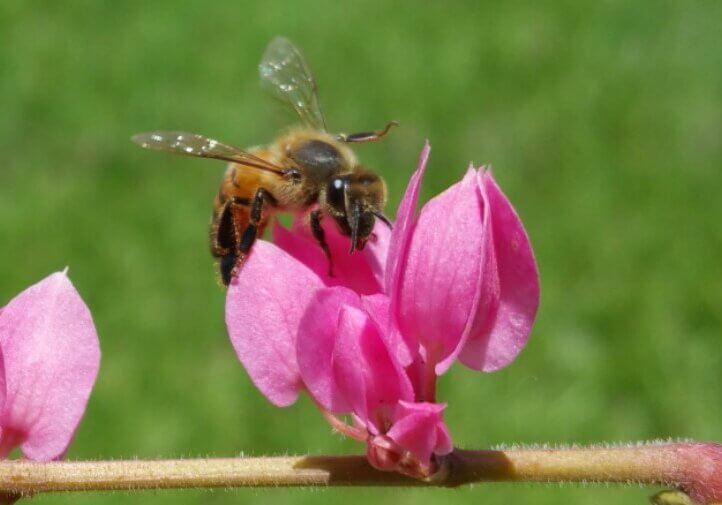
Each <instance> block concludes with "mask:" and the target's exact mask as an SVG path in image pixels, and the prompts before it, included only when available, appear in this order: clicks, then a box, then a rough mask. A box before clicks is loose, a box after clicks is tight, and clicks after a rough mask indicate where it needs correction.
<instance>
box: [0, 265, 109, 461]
mask: <svg viewBox="0 0 722 505" xmlns="http://www.w3.org/2000/svg"><path fill="white" fill-rule="evenodd" d="M0 348H1V349H2V357H3V364H4V382H5V388H4V391H5V395H4V402H3V404H2V411H1V413H0V425H1V426H2V428H3V433H2V437H3V438H4V437H6V436H17V437H18V438H19V439H20V440H22V445H21V449H22V451H23V454H24V455H25V456H26V457H27V458H29V459H33V460H37V461H48V460H52V459H56V458H59V457H61V456H62V455H63V454H64V453H65V451H66V449H67V447H68V445H69V444H70V441H71V440H72V438H73V435H74V433H75V430H76V428H77V426H78V423H79V422H80V419H81V418H82V416H83V413H84V412H85V407H86V405H87V402H88V397H89V396H90V392H91V390H92V388H93V384H94V383H95V378H96V376H97V373H98V367H99V366H100V347H99V344H98V335H97V333H96V330H95V326H94V325H93V319H92V317H91V315H90V311H89V310H88V307H87V306H86V305H85V303H84V302H83V300H82V299H81V298H80V295H79V294H78V292H77V291H76V290H75V288H74V287H73V285H72V283H71V282H70V280H69V279H68V277H67V276H66V274H65V273H61V272H58V273H55V274H52V275H50V276H49V277H46V278H45V279H44V280H42V281H40V282H39V283H37V284H35V285H34V286H31V287H29V288H28V289H26V290H25V291H23V292H22V293H20V294H19V295H18V296H16V297H15V298H14V299H13V300H11V301H10V303H8V305H7V306H6V307H5V308H4V309H3V310H2V314H0Z"/></svg>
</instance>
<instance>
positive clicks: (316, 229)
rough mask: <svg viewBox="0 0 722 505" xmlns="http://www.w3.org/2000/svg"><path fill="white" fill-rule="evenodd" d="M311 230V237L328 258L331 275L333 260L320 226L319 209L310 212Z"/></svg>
mask: <svg viewBox="0 0 722 505" xmlns="http://www.w3.org/2000/svg"><path fill="white" fill-rule="evenodd" d="M311 232H312V233H313V238H315V239H316V242H318V245H320V246H321V249H323V253H324V254H325V255H326V258H328V275H329V276H330V277H333V260H332V259H331V250H330V249H329V248H328V244H327V243H326V234H325V233H324V231H323V228H321V211H320V210H314V211H312V212H311Z"/></svg>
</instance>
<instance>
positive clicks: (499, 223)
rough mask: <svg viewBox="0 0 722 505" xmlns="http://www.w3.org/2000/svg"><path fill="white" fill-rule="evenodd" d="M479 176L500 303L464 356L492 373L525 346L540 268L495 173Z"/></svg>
mask: <svg viewBox="0 0 722 505" xmlns="http://www.w3.org/2000/svg"><path fill="white" fill-rule="evenodd" d="M479 177H480V179H481V182H480V183H481V184H482V185H483V189H484V190H485V192H486V194H487V195H488V200H489V209H490V215H491V228H492V230H493V237H494V250H495V256H496V262H497V270H498V279H499V306H498V310H497V313H496V318H495V319H487V320H486V321H483V322H479V321H477V322H475V328H474V329H473V330H472V334H471V335H470V336H469V340H468V341H467V342H466V344H465V347H464V349H463V350H462V352H461V354H460V355H459V359H460V361H461V362H462V363H463V364H464V365H466V366H468V367H469V368H473V369H475V370H482V371H484V372H493V371H495V370H498V369H500V368H503V367H505V366H506V365H508V364H509V363H511V362H512V361H514V359H515V358H516V357H517V356H518V354H519V353H520V352H521V350H522V349H523V348H524V346H525V345H526V342H527V340H528V338H529V333H530V332H531V328H532V325H533V324H534V318H535V317H536V312H537V309H538V307H539V272H538V270H537V265H536V261H535V260H534V252H533V251H532V248H531V244H530V242H529V237H528V236H527V234H526V231H525V230H524V226H523V225H522V223H521V220H520V219H519V216H518V215H517V214H516V212H515V211H514V209H513V207H512V206H511V204H510V203H509V201H508V200H507V198H506V197H505V196H504V194H503V193H502V192H501V190H500V189H499V186H497V184H496V182H495V181H494V179H493V177H492V176H491V173H490V172H488V171H482V172H480V174H479Z"/></svg>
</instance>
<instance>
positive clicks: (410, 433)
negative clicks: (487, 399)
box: [386, 402, 453, 465]
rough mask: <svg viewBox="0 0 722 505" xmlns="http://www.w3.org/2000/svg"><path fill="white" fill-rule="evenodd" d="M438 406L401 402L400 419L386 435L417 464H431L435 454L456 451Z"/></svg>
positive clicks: (435, 404) (397, 418)
mask: <svg viewBox="0 0 722 505" xmlns="http://www.w3.org/2000/svg"><path fill="white" fill-rule="evenodd" d="M445 407H446V405H443V404H438V403H408V402H400V405H399V406H398V408H397V417H396V419H395V421H394V424H393V426H392V427H391V429H390V430H389V431H388V433H387V434H386V435H387V436H388V437H389V438H391V439H392V440H393V441H394V442H396V443H397V444H398V445H399V446H400V447H402V448H403V449H405V450H407V451H410V452H411V453H412V454H413V455H414V456H415V457H416V459H417V460H418V461H420V462H421V463H422V464H424V465H428V464H429V463H430V461H431V455H432V454H438V455H444V454H448V453H449V452H451V450H452V449H453V447H452V444H451V439H450V438H449V432H448V430H447V429H446V426H445V424H444V420H443V417H442V412H443V410H444V408H445Z"/></svg>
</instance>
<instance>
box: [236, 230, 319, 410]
mask: <svg viewBox="0 0 722 505" xmlns="http://www.w3.org/2000/svg"><path fill="white" fill-rule="evenodd" d="M322 287H323V284H322V282H321V280H320V279H319V278H318V276H316V274H314V273H313V272H312V271H311V270H309V269H308V268H307V267H306V266H304V265H303V264H301V263H300V262H298V261H297V260H296V259H294V258H293V257H291V256H290V255H288V254H287V253H285V252H284V251H283V250H281V249H279V248H278V247H276V246H275V245H273V244H271V243H269V242H266V241H264V240H259V241H258V242H256V244H255V246H254V251H253V253H252V254H251V255H249V257H248V259H247V260H246V263H245V264H244V265H243V269H242V271H241V272H240V274H239V275H238V276H237V277H236V279H235V280H234V282H232V283H231V285H230V286H229V288H228V294H227V296H226V326H227V327H228V334H229V336H230V338H231V343H232V344H233V347H234V348H235V350H236V354H237V355H238V359H239V360H240V361H241V363H242V364H243V366H244V367H245V369H246V371H247V372H248V375H250V377H251V380H252V381H253V383H254V384H255V385H256V387H257V388H258V389H259V390H260V391H261V392H262V393H263V394H264V395H265V396H266V398H268V399H269V401H270V402H271V403H273V404H274V405H277V406H279V407H285V406H288V405H291V404H292V403H293V402H295V401H296V398H297V397H298V392H299V390H300V389H301V388H302V387H303V383H302V381H301V376H300V374H299V369H298V364H297V362H296V336H297V333H298V328H299V324H300V322H301V318H302V317H303V315H304V313H305V312H306V308H307V307H308V305H309V303H310V302H311V300H312V299H313V297H314V295H315V294H316V291H318V290H319V289H321V288H322Z"/></svg>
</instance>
